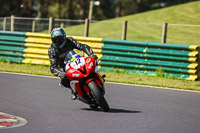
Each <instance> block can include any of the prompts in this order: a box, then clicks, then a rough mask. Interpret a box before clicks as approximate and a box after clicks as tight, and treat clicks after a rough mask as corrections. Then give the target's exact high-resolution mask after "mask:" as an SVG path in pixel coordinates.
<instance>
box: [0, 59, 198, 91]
mask: <svg viewBox="0 0 200 133" xmlns="http://www.w3.org/2000/svg"><path fill="white" fill-rule="evenodd" d="M0 71H1V72H14V73H26V74H33V75H43V76H53V75H52V74H51V72H50V69H49V66H43V65H31V64H13V63H9V62H2V61H1V62H0ZM100 73H101V74H103V73H105V74H106V76H107V77H106V81H107V82H117V83H129V84H138V85H150V86H159V87H168V88H177V89H185V90H196V91H200V81H186V80H178V79H171V78H164V77H152V76H146V75H137V74H124V73H114V72H100Z"/></svg>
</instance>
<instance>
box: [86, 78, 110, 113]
mask: <svg viewBox="0 0 200 133" xmlns="http://www.w3.org/2000/svg"><path fill="white" fill-rule="evenodd" d="M88 87H89V88H90V90H91V92H92V94H93V96H94V98H95V100H96V102H97V103H98V104H99V106H100V108H101V109H102V110H103V111H104V112H108V111H109V105H108V103H107V101H106V99H105V98H104V96H103V94H102V92H101V91H100V90H99V88H98V86H97V85H96V83H95V82H94V81H91V82H90V83H88Z"/></svg>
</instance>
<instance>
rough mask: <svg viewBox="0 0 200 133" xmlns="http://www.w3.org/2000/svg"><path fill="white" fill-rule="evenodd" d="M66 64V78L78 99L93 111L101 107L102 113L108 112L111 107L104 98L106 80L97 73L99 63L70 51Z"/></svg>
mask: <svg viewBox="0 0 200 133" xmlns="http://www.w3.org/2000/svg"><path fill="white" fill-rule="evenodd" d="M65 64H66V76H67V78H68V79H69V80H70V86H71V90H72V92H73V93H74V94H75V96H76V97H77V99H78V100H80V101H82V102H84V103H86V104H88V105H89V106H90V108H92V109H97V108H98V107H100V108H101V109H102V111H104V112H108V111H109V105H108V103H107V101H106V99H105V98H104V94H105V89H104V79H103V78H102V77H101V76H100V74H99V73H98V71H97V61H96V60H95V59H94V58H93V57H82V56H79V55H77V54H76V53H75V52H74V51H70V52H69V53H68V54H67V57H66V60H65ZM95 69H96V70H95Z"/></svg>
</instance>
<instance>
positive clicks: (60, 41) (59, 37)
mask: <svg viewBox="0 0 200 133" xmlns="http://www.w3.org/2000/svg"><path fill="white" fill-rule="evenodd" d="M51 40H52V42H53V46H54V47H55V48H62V47H63V46H65V45H66V34H65V31H64V30H63V29H62V28H54V29H53V30H52V32H51Z"/></svg>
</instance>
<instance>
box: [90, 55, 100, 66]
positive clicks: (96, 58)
mask: <svg viewBox="0 0 200 133" xmlns="http://www.w3.org/2000/svg"><path fill="white" fill-rule="evenodd" d="M91 57H93V58H94V59H95V60H96V63H97V65H98V63H99V60H98V57H97V56H96V55H95V54H93V55H91Z"/></svg>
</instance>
